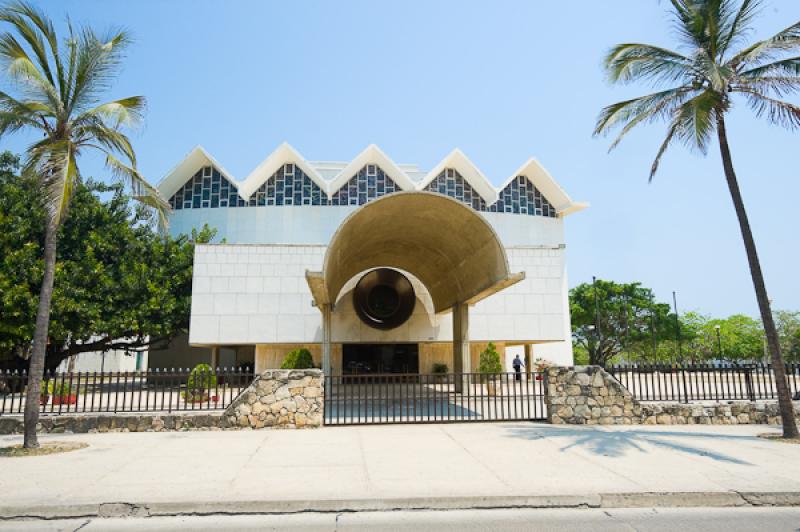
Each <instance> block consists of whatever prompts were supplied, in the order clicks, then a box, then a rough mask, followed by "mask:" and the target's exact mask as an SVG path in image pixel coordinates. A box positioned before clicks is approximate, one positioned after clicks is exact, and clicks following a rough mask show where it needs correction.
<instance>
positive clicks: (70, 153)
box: [0, 2, 169, 448]
mask: <svg viewBox="0 0 800 532" xmlns="http://www.w3.org/2000/svg"><path fill="white" fill-rule="evenodd" d="M0 22H3V23H5V24H6V25H7V26H10V31H7V32H4V33H2V34H0V64H1V65H2V67H3V68H4V70H5V74H6V77H7V79H8V80H9V81H11V82H12V83H13V85H12V86H13V87H14V88H16V89H17V90H18V94H17V95H16V97H15V96H12V95H11V94H9V93H6V92H0V138H2V137H3V136H5V135H8V134H11V133H14V132H17V131H20V130H24V131H27V132H28V133H32V134H34V135H36V136H38V140H36V141H35V142H34V143H33V144H31V145H30V147H29V148H28V150H27V152H26V153H25V157H24V159H23V164H22V173H23V175H25V176H29V177H31V178H32V179H36V181H37V183H38V187H39V190H40V191H41V197H42V204H43V205H44V208H45V212H46V223H45V232H44V234H45V239H44V248H43V251H44V272H43V276H42V285H41V290H40V293H39V300H38V308H37V312H36V329H35V333H34V336H33V349H32V353H31V361H30V371H29V373H28V391H27V395H26V400H25V437H24V446H25V447H26V448H32V447H38V446H39V440H38V438H37V435H36V425H37V423H38V421H39V401H38V391H39V385H40V383H41V380H42V374H43V372H44V364H45V352H46V349H47V339H48V325H49V321H50V306H51V301H52V296H53V282H54V278H55V273H56V242H57V235H58V228H59V226H60V225H61V224H62V222H63V221H64V219H65V218H66V216H67V210H68V207H69V206H70V204H71V202H72V200H73V193H74V191H75V187H76V186H77V184H78V183H79V182H80V179H81V173H80V169H79V167H78V160H79V158H80V156H81V155H82V154H83V153H85V152H87V151H95V152H99V153H100V154H101V155H102V156H104V157H105V162H106V166H107V167H108V168H109V169H110V170H111V172H112V173H113V174H114V175H115V176H116V177H118V178H119V179H120V180H121V181H124V182H126V183H128V184H129V185H130V186H131V188H132V190H133V194H134V196H135V197H137V198H138V199H140V200H141V201H142V202H144V203H145V204H147V205H150V206H152V207H155V208H156V209H157V210H158V211H159V212H162V213H163V212H165V211H167V210H168V208H169V207H168V204H167V203H166V202H165V201H164V200H163V198H161V197H160V195H159V194H158V191H157V190H156V189H155V188H153V187H152V186H151V185H150V184H148V183H147V181H146V180H145V179H144V178H143V177H142V176H141V175H140V174H139V171H138V170H137V169H136V154H135V153H134V150H133V146H132V145H131V142H130V139H129V138H128V137H127V135H126V134H125V133H124V132H123V129H124V128H125V127H127V126H131V125H134V124H135V123H136V122H138V121H139V120H140V118H141V116H142V112H143V111H144V108H145V99H144V98H143V97H141V96H131V97H127V98H121V99H118V100H114V101H110V102H105V103H103V102H102V101H101V99H100V97H101V95H102V94H103V93H104V92H105V91H106V90H107V89H108V88H109V87H110V85H111V83H112V82H113V81H114V79H115V77H116V75H117V73H118V71H119V68H120V66H121V62H122V59H123V52H124V50H125V48H126V46H127V45H128V43H129V42H130V38H129V37H128V35H127V33H125V32H124V31H116V32H109V33H108V34H104V35H100V34H98V33H96V32H95V31H94V30H92V29H91V28H88V27H84V28H82V29H79V30H75V29H73V26H72V24H69V25H68V35H67V37H66V39H64V40H63V41H61V42H59V38H58V36H57V35H56V32H55V29H54V27H53V23H52V22H51V21H50V19H49V18H48V17H47V16H46V15H44V14H43V13H42V12H41V11H40V10H38V9H37V8H36V7H34V6H32V5H30V4H27V3H24V2H13V3H10V4H6V5H5V6H3V7H2V8H1V9H0ZM87 281H88V280H87Z"/></svg>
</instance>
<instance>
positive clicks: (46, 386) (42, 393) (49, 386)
mask: <svg viewBox="0 0 800 532" xmlns="http://www.w3.org/2000/svg"><path fill="white" fill-rule="evenodd" d="M52 392H53V382H52V381H48V380H42V385H41V387H40V388H39V404H40V405H41V406H44V405H46V404H47V403H49V402H50V394H51V393H52Z"/></svg>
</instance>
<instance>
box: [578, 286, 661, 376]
mask: <svg viewBox="0 0 800 532" xmlns="http://www.w3.org/2000/svg"><path fill="white" fill-rule="evenodd" d="M570 316H571V320H572V338H573V342H574V344H575V350H576V356H577V357H578V358H580V357H583V358H584V359H585V361H586V362H588V363H589V364H593V365H599V366H606V365H608V364H610V363H611V362H613V361H614V360H615V359H618V358H620V357H621V356H624V357H625V359H626V360H628V361H641V362H656V361H658V359H657V358H656V355H655V354H654V352H653V344H654V343H655V344H656V345H658V342H661V341H663V340H664V339H666V338H669V337H670V335H672V336H671V337H672V338H674V337H675V319H674V315H673V314H670V312H669V305H667V304H665V303H657V302H656V301H655V297H654V295H653V292H652V290H650V289H649V288H644V287H642V286H641V284H640V283H629V284H621V283H615V282H613V281H604V280H602V279H598V280H597V281H596V282H595V283H594V284H592V283H583V284H580V285H578V286H576V287H575V288H573V289H572V290H570ZM654 339H655V342H653V340H654Z"/></svg>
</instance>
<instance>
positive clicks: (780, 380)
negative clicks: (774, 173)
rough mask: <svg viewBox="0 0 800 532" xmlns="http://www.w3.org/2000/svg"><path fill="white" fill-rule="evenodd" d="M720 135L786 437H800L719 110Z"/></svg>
mask: <svg viewBox="0 0 800 532" xmlns="http://www.w3.org/2000/svg"><path fill="white" fill-rule="evenodd" d="M717 135H718V136H719V148H720V152H721V154H722V166H723V168H724V169H725V178H726V179H727V181H728V189H729V190H730V193H731V198H732V199H733V207H734V209H735V210H736V217H737V218H738V219H739V228H740V229H741V231H742V239H743V240H744V248H745V251H746V252H747V262H748V263H749V264H750V275H751V276H752V278H753V286H754V287H755V290H756V299H757V300H758V308H759V310H760V312H761V321H762V322H763V323H764V334H765V335H766V337H767V346H768V348H769V354H770V359H771V361H772V368H773V370H774V371H775V387H776V388H777V389H778V405H779V406H780V411H781V421H782V422H783V437H784V438H798V437H800V435H798V432H797V420H796V419H795V417H794V406H793V405H792V397H791V395H790V393H789V386H788V385H787V381H786V365H785V364H784V362H783V357H781V347H780V343H779V342H778V331H777V330H776V329H775V320H774V319H773V317H772V309H771V308H770V304H769V298H768V297H767V287H766V285H765V284H764V275H763V274H762V273H761V263H760V262H759V260H758V252H757V251H756V243H755V240H753V232H752V231H751V230H750V222H749V221H748V220H747V212H746V211H745V208H744V201H743V200H742V194H741V192H740V191H739V183H738V182H737V180H736V172H734V170H733V160H732V158H731V150H730V147H729V146H728V134H727V132H726V130H725V118H724V117H723V115H722V113H721V112H719V113H717Z"/></svg>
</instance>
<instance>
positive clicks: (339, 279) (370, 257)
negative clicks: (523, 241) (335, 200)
mask: <svg viewBox="0 0 800 532" xmlns="http://www.w3.org/2000/svg"><path fill="white" fill-rule="evenodd" d="M379 267H390V268H397V269H400V270H405V271H407V272H409V273H411V274H413V275H414V276H416V277H417V278H418V279H419V280H420V281H422V283H424V284H425V286H426V288H427V289H428V291H429V292H430V294H431V298H432V300H433V305H434V308H435V310H436V312H443V311H446V310H449V309H450V308H452V307H453V306H455V305H456V304H473V303H476V302H477V301H479V300H481V299H483V298H485V297H488V296H489V295H491V294H493V293H495V292H497V291H499V290H502V289H503V288H506V287H507V286H510V285H512V284H514V283H516V282H518V281H520V280H522V279H523V278H524V273H518V274H513V273H511V272H510V271H509V265H508V258H507V257H506V252H505V249H504V248H503V245H502V243H501V242H500V239H499V238H498V236H497V234H496V233H495V231H494V229H492V227H491V225H489V223H488V222H487V221H486V220H485V219H484V218H483V217H482V216H481V215H480V214H478V213H477V212H475V211H474V210H472V209H471V208H469V207H467V206H466V205H464V204H462V203H460V202H458V201H456V200H454V199H452V198H449V197H447V196H443V195H440V194H434V193H430V192H398V193H394V194H391V195H388V196H384V197H382V198H380V199H378V200H375V201H372V202H370V203H368V204H366V205H364V206H363V207H361V208H360V209H358V210H357V211H355V212H354V213H353V214H351V215H350V216H349V217H348V218H347V219H345V221H344V222H342V225H341V226H339V229H338V230H337V231H336V233H335V234H334V235H333V238H332V239H331V242H330V244H329V246H328V250H327V252H326V254H325V262H324V267H323V271H322V272H306V278H307V280H308V284H309V287H310V288H311V292H312V294H313V295H314V300H315V301H316V303H317V305H318V306H320V307H322V306H323V305H330V304H331V303H333V302H334V301H336V298H337V296H338V295H339V292H340V291H341V290H342V287H343V286H344V285H345V283H347V281H348V280H350V279H351V278H352V277H353V276H355V275H357V274H359V273H361V272H363V271H365V270H369V269H372V268H379Z"/></svg>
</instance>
